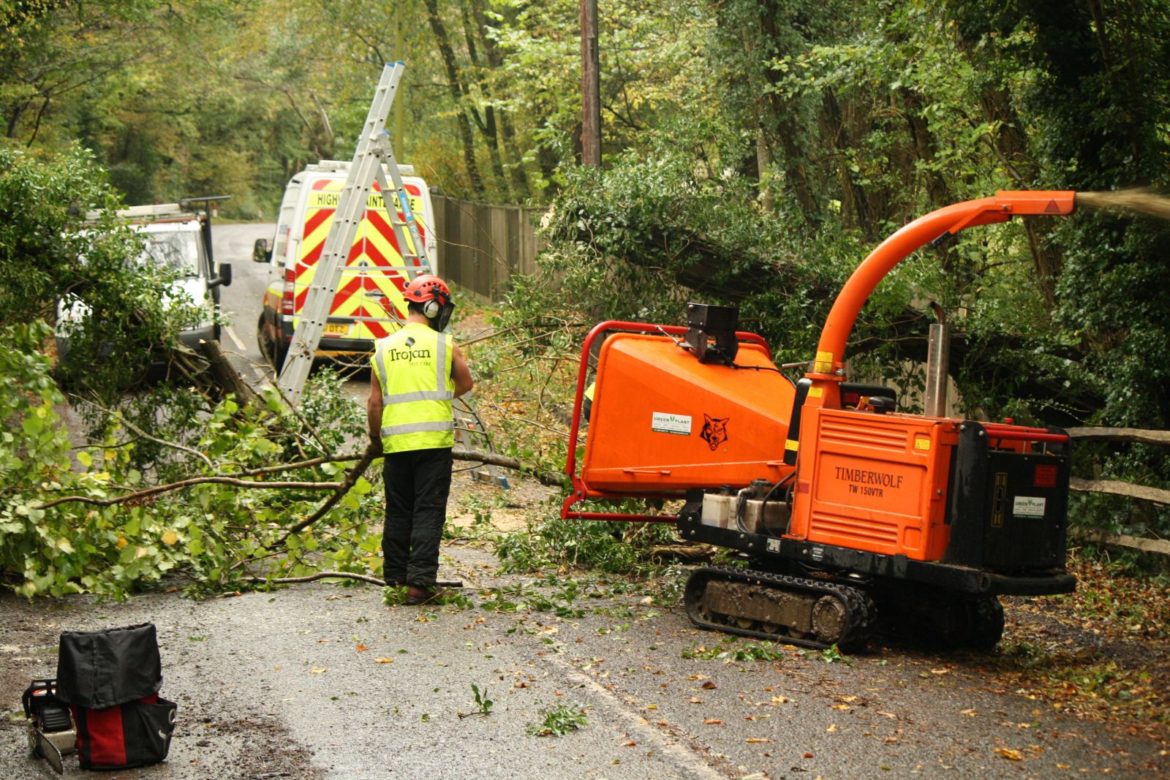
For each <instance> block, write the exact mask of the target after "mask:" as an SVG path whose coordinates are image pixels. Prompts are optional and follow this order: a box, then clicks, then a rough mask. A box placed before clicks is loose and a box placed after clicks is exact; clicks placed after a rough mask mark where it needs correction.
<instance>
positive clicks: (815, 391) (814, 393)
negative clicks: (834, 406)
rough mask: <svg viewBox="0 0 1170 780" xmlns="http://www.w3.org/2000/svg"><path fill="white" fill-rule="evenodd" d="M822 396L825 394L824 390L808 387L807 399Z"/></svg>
mask: <svg viewBox="0 0 1170 780" xmlns="http://www.w3.org/2000/svg"><path fill="white" fill-rule="evenodd" d="M824 394H825V389H824V388H823V387H810V388H809V389H808V397H809V398H820V397H821V396H823V395H824Z"/></svg>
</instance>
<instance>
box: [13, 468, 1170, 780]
mask: <svg viewBox="0 0 1170 780" xmlns="http://www.w3.org/2000/svg"><path fill="white" fill-rule="evenodd" d="M466 488H467V485H466V483H461V484H460V485H457V487H456V492H457V493H458V492H459V491H461V490H464V489H466ZM494 572H495V562H494V560H493V559H492V558H491V557H490V556H489V555H488V554H487V553H486V552H484V551H483V550H481V549H479V548H477V547H475V546H472V545H467V544H458V543H448V544H446V545H445V547H444V558H443V571H442V572H441V576H454V577H457V578H459V579H462V580H463V581H464V582H465V583H466V587H465V589H464V593H465V594H466V595H467V597H468V603H467V604H466V605H465V606H462V607H461V606H456V605H447V606H443V607H438V608H417V607H405V606H397V607H387V606H385V605H383V604H382V603H381V598H380V590H379V589H377V588H374V587H368V586H360V587H355V588H344V587H338V586H332V585H327V584H323V583H315V584H309V585H303V586H297V587H292V588H289V589H286V590H281V591H277V592H273V593H250V594H245V595H242V596H237V597H232V598H221V599H214V600H209V601H202V602H194V601H189V600H185V599H183V598H181V597H179V596H178V595H176V594H151V595H143V596H139V597H137V598H135V599H133V600H132V601H130V602H128V603H125V604H105V605H99V604H96V603H94V602H93V601H92V600H91V599H88V598H74V599H68V600H65V601H62V602H59V603H53V602H40V601H38V602H36V603H34V604H28V603H26V602H24V601H20V600H18V599H15V598H13V597H12V596H10V595H7V594H6V595H3V596H0V612H2V613H3V614H4V616H5V619H4V622H3V628H0V659H2V660H0V669H3V672H0V695H2V696H3V699H4V700H5V701H7V702H8V703H9V704H8V708H7V709H8V710H9V711H10V712H13V713H14V710H15V709H16V707H17V702H18V700H19V694H20V690H21V689H22V687H23V686H24V685H26V684H27V681H28V680H30V679H31V678H32V677H34V676H46V675H47V676H51V675H52V674H53V672H54V668H55V659H56V640H57V637H58V635H59V633H60V631H62V630H66V629H69V630H85V629H95V628H101V627H111V626H119V625H130V624H134V623H138V622H143V621H151V622H153V623H155V625H156V626H157V627H158V631H159V641H160V646H161V651H162V658H163V670H164V677H165V680H164V684H163V689H162V693H163V695H164V696H165V697H167V698H170V699H172V700H174V701H176V702H177V703H178V705H179V726H178V730H177V732H176V735H175V738H174V742H173V744H172V748H171V755H170V757H169V760H168V761H167V763H166V764H163V765H160V766H156V767H152V768H149V769H145V770H139V771H133V772H126V773H119V774H115V775H106V776H107V777H150V778H166V779H167V780H171V779H182V780H198V779H201V778H255V779H256V780H259V779H260V778H275V777H282V778H337V779H338V780H348V779H351V778H359V779H360V778H370V779H376V778H397V777H401V778H417V777H427V778H470V777H474V778H480V777H483V778H534V779H536V778H539V779H540V780H546V779H547V778H562V777H563V778H615V780H621V779H623V778H639V780H640V779H641V778H647V777H666V778H745V777H750V778H781V777H788V778H805V777H807V778H813V777H823V778H879V777H880V778H891V777H896V778H901V777H936V776H945V777H964V778H987V777H1005V778H1009V777H1010V778H1017V777H1018V778H1025V777H1027V778H1067V777H1073V776H1076V777H1100V776H1106V775H1107V776H1110V777H1134V778H1137V777H1142V778H1146V777H1154V776H1165V775H1166V773H1167V772H1170V759H1168V758H1167V757H1166V755H1165V754H1164V752H1162V753H1161V754H1160V753H1159V746H1158V745H1156V744H1154V743H1152V742H1148V741H1145V740H1143V739H1140V738H1138V737H1135V736H1133V735H1130V734H1127V733H1126V732H1125V731H1124V730H1123V729H1121V728H1115V727H1111V726H1109V725H1108V724H1104V725H1102V724H1094V723H1090V722H1084V721H1079V720H1076V719H1074V718H1069V717H1066V716H1063V715H1061V714H1059V713H1056V712H1054V711H1053V710H1052V709H1051V708H1050V707H1048V706H1046V705H1044V704H1041V703H1038V702H1035V701H1031V700H1029V699H1026V698H1024V697H1022V696H1018V695H1015V694H1014V693H1012V692H1011V691H1002V690H997V689H996V686H995V683H994V681H993V680H991V679H989V678H988V677H987V676H986V675H985V674H984V672H983V670H982V667H981V664H980V660H979V657H978V656H936V655H923V654H917V653H913V652H908V651H905V650H895V649H888V648H879V649H878V650H875V651H873V652H871V653H869V654H866V655H859V656H854V657H851V658H847V659H844V660H839V661H836V662H833V663H828V662H827V661H826V660H825V659H824V658H823V657H822V655H821V654H820V653H816V652H800V651H797V650H795V649H793V648H791V647H789V648H777V649H778V650H779V656H778V658H776V659H770V660H739V661H737V660H733V659H731V658H702V657H695V656H696V655H700V656H702V655H707V654H706V653H702V652H701V648H726V649H729V650H733V649H734V648H737V647H738V648H742V647H744V646H745V644H744V643H731V642H729V640H728V639H727V638H726V637H724V636H723V635H721V634H716V633H710V632H703V631H699V630H697V629H695V628H693V627H691V626H690V624H689V623H688V621H687V619H686V616H685V614H684V612H683V610H682V609H681V607H680V606H678V605H677V604H674V603H670V604H664V605H656V604H653V603H650V600H649V599H648V598H647V597H646V596H645V595H643V594H641V593H638V592H628V593H622V592H620V589H614V588H607V587H604V586H598V585H597V584H596V583H590V582H584V583H581V592H580V593H579V594H578V595H577V596H576V598H575V599H574V600H572V601H569V600H567V599H566V598H565V597H564V595H563V594H564V593H565V585H564V581H561V582H557V583H552V584H549V583H538V582H534V581H532V580H531V579H524V578H518V577H504V578H500V577H497V576H496V575H495V573H494ZM501 586H504V587H511V588H513V589H514V590H513V592H515V589H518V588H522V589H525V591H526V592H527V593H529V594H531V593H539V594H541V595H543V596H544V597H546V599H548V600H551V601H555V602H557V603H559V604H560V605H561V606H562V607H567V608H570V609H574V610H580V613H579V614H572V613H563V616H558V615H557V614H556V612H555V611H554V610H545V611H538V610H536V609H533V608H531V607H521V608H519V609H518V610H517V611H515V612H507V611H499V610H489V609H487V608H486V607H485V604H490V601H489V598H490V597H489V590H488V588H490V587H501ZM533 603H538V602H535V601H534V602H533ZM472 684H475V685H476V686H477V687H478V688H479V690H480V691H481V694H482V695H483V696H485V697H486V698H489V699H491V701H492V705H491V708H490V712H489V713H487V714H482V713H481V712H480V708H479V707H478V706H477V703H476V701H475V698H474V693H473V691H472V689H471V686H472ZM558 707H560V708H564V709H569V710H576V709H577V708H582V709H583V710H584V712H585V713H586V716H587V723H586V724H585V725H584V726H583V727H582V728H581V729H579V730H577V731H575V732H572V733H568V734H565V735H564V736H543V737H541V736H534V735H532V734H531V733H530V732H531V731H532V730H533V729H534V728H535V727H537V726H539V725H540V724H542V723H543V718H544V716H545V714H546V713H547V712H548V711H550V709H551V708H558ZM24 740H25V738H24V734H23V732H22V727H21V725H20V724H19V723H17V722H16V718H15V717H10V718H8V719H5V720H4V721H3V722H0V777H6V778H37V777H47V776H49V775H48V770H47V769H46V768H45V766H44V764H43V763H42V762H37V761H35V760H32V759H30V758H29V757H28V755H27V752H26V748H25V741H24ZM67 767H68V772H67V774H69V775H78V774H80V770H79V769H78V768H77V764H76V762H75V761H73V760H70V761H69V762H67Z"/></svg>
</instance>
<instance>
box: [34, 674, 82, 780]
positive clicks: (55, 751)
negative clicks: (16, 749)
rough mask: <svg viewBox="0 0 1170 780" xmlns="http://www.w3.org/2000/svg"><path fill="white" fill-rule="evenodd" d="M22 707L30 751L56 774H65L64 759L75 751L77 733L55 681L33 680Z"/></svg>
mask: <svg viewBox="0 0 1170 780" xmlns="http://www.w3.org/2000/svg"><path fill="white" fill-rule="evenodd" d="M21 703H22V704H23V705H24V715H25V717H26V718H27V719H28V746H29V749H31V750H32V752H33V755H37V756H40V757H41V758H43V759H45V760H46V761H48V762H49V765H50V766H51V767H53V769H55V770H56V772H57V774H59V775H60V774H64V773H65V762H64V759H63V756H67V755H69V754H70V753H72V752H73V751H74V750H75V749H76V746H77V729H76V727H75V726H74V724H73V716H72V715H71V714H70V713H69V706H68V705H66V704H65V703H64V702H62V701H61V700H60V699H58V698H57V681H56V680H33V681H32V684H31V685H29V687H28V689H27V690H25V692H24V695H23V696H21Z"/></svg>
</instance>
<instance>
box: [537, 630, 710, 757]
mask: <svg viewBox="0 0 1170 780" xmlns="http://www.w3.org/2000/svg"><path fill="white" fill-rule="evenodd" d="M544 660H546V661H548V662H549V663H551V664H552V665H553V666H556V667H558V668H559V669H560V670H561V672H562V673H563V674H564V675H565V676H566V677H568V678H569V679H570V680H571V681H572V682H574V683H576V684H577V685H579V686H581V687H582V688H585V689H587V690H589V691H591V692H592V693H593V694H594V695H595V696H597V697H598V698H599V699H601V700H602V701H604V703H605V704H606V705H608V708H609V709H610V711H611V712H612V713H614V714H615V715H617V716H618V717H619V718H620V719H621V720H622V721H624V723H625V727H626V728H627V729H629V730H630V731H631V732H633V733H635V734H636V735H637V736H638V740H639V741H640V742H642V743H650V744H654V745H657V747H658V750H659V752H660V753H662V754H663V756H664V757H666V758H667V760H669V761H670V762H671V763H673V764H674V765H675V766H676V767H678V768H679V769H680V770H681V771H682V772H684V773H685V774H682V775H680V777H689V778H695V779H696V780H725V778H726V777H727V775H725V774H723V773H722V772H720V771H719V770H717V769H716V768H714V767H712V766H711V765H710V764H708V763H707V762H706V761H704V760H703V759H702V757H700V756H698V755H696V754H695V751H694V750H692V749H690V748H689V747H688V746H687V745H686V744H685V743H684V742H683V741H681V740H680V739H679V738H678V737H676V736H674V735H672V734H670V733H669V732H668V731H666V730H664V729H660V728H658V727H656V726H654V725H652V724H651V723H650V722H649V721H648V720H646V718H644V717H643V716H642V715H641V714H640V713H638V712H636V711H635V710H634V707H635V706H636V705H634V703H633V702H631V701H628V700H626V699H625V697H623V696H621V695H620V694H617V693H615V692H614V691H611V690H609V689H608V688H606V687H605V686H604V685H602V684H601V683H599V682H597V680H595V679H593V678H592V677H590V676H589V675H588V674H585V673H584V672H582V671H579V670H578V669H576V668H575V667H574V666H573V665H572V664H570V663H569V662H568V661H566V660H565V659H563V658H559V657H557V656H556V655H553V654H551V653H550V654H548V655H546V656H545V657H544ZM614 725H615V727H617V728H621V726H620V725H618V724H616V723H615V724H614Z"/></svg>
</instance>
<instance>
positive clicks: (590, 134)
mask: <svg viewBox="0 0 1170 780" xmlns="http://www.w3.org/2000/svg"><path fill="white" fill-rule="evenodd" d="M580 4H581V102H582V106H581V164H582V165H592V166H599V165H601V56H600V54H599V53H598V50H597V0H580Z"/></svg>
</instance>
